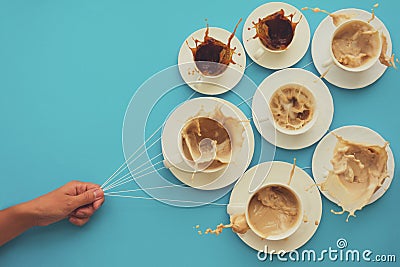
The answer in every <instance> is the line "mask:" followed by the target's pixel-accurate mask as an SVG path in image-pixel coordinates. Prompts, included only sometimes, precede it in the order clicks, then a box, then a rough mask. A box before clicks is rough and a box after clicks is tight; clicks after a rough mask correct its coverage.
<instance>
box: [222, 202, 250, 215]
mask: <svg viewBox="0 0 400 267" xmlns="http://www.w3.org/2000/svg"><path fill="white" fill-rule="evenodd" d="M245 209H246V206H245V205H244V204H239V203H233V204H230V203H229V204H228V206H227V208H226V211H227V212H228V214H229V215H235V214H241V213H244V210H245Z"/></svg>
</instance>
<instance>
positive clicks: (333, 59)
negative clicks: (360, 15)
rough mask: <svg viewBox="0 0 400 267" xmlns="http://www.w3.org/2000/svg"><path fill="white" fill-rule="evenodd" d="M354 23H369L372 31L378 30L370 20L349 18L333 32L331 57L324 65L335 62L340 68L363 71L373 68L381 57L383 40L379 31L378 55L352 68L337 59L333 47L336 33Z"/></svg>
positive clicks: (330, 48)
mask: <svg viewBox="0 0 400 267" xmlns="http://www.w3.org/2000/svg"><path fill="white" fill-rule="evenodd" d="M352 23H361V24H364V25H368V27H370V28H371V31H376V29H375V28H374V27H373V26H372V25H370V24H369V23H368V22H366V21H363V20H358V19H351V20H348V21H346V22H344V23H342V24H340V25H339V26H338V27H337V28H336V30H335V31H334V32H333V34H332V36H331V38H330V45H329V53H330V59H329V60H328V61H327V62H325V63H324V64H323V66H324V67H328V66H329V65H331V64H332V63H334V64H335V65H336V66H338V67H339V68H341V69H343V70H345V71H350V72H361V71H365V70H367V69H369V68H371V67H372V66H373V65H374V64H375V63H376V61H377V60H378V59H379V56H380V49H381V46H382V40H381V37H380V34H379V33H378V32H377V36H378V42H379V43H378V45H377V48H378V49H379V50H378V51H377V53H376V55H375V56H374V57H373V58H371V59H369V60H368V61H367V62H366V63H364V64H362V65H361V66H358V67H354V68H352V67H348V66H345V65H343V64H341V63H340V62H339V61H338V60H337V58H336V57H335V55H334V52H333V47H332V44H333V40H334V38H335V36H336V34H338V32H340V31H341V30H342V29H343V28H344V27H346V26H349V24H352Z"/></svg>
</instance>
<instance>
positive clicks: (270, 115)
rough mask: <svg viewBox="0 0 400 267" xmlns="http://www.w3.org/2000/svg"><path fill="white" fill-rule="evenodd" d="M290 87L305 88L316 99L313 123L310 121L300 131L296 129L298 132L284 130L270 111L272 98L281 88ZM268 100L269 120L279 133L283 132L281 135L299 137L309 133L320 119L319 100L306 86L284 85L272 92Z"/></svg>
mask: <svg viewBox="0 0 400 267" xmlns="http://www.w3.org/2000/svg"><path fill="white" fill-rule="evenodd" d="M288 85H297V86H301V87H304V88H305V89H307V90H308V92H309V93H310V94H311V95H312V97H313V98H314V102H315V103H314V113H313V117H312V119H311V121H309V122H308V123H307V124H306V125H304V126H303V127H301V128H299V129H296V130H290V129H286V128H284V127H282V126H280V125H278V124H277V123H276V122H275V120H274V116H273V115H272V112H271V110H270V108H269V106H270V102H271V98H272V96H273V95H274V94H275V92H276V91H278V90H279V89H280V88H282V87H286V86H288ZM266 100H267V103H268V120H269V121H270V122H271V123H272V125H273V126H274V128H275V129H276V130H278V131H279V132H281V133H283V134H287V135H299V134H303V133H305V132H307V131H308V130H310V129H311V128H312V127H313V126H314V124H315V122H316V121H317V118H318V108H317V105H318V103H317V99H316V97H315V95H314V93H313V92H312V91H311V90H310V89H308V88H307V87H306V86H304V85H302V84H297V83H288V84H284V85H282V86H280V87H278V88H276V89H275V90H274V91H273V92H272V94H270V95H269V98H268V99H266Z"/></svg>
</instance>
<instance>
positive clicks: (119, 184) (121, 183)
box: [103, 167, 165, 191]
mask: <svg viewBox="0 0 400 267" xmlns="http://www.w3.org/2000/svg"><path fill="white" fill-rule="evenodd" d="M162 169H165V167H161V168H158V169H155V170H153V171H151V172H148V173H145V174H142V175H139V176H138V177H136V178H133V177H131V178H129V179H128V180H126V181H124V182H120V183H118V184H116V185H113V186H111V187H108V188H107V189H105V190H103V191H107V190H110V189H112V188H115V187H118V186H121V185H123V184H126V183H129V182H132V181H136V180H137V179H139V178H141V177H144V176H146V175H149V174H152V173H154V172H157V171H159V170H162Z"/></svg>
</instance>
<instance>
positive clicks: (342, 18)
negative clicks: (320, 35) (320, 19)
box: [301, 7, 355, 27]
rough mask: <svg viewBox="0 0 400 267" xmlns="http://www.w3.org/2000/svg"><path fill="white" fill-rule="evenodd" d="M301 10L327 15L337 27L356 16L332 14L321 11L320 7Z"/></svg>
mask: <svg viewBox="0 0 400 267" xmlns="http://www.w3.org/2000/svg"><path fill="white" fill-rule="evenodd" d="M301 10H311V11H313V12H314V13H325V14H327V15H328V16H329V17H331V18H332V22H333V24H334V25H335V26H336V27H337V26H339V25H340V24H342V23H343V22H345V21H347V20H350V19H352V18H354V17H355V14H346V13H344V14H332V13H330V12H328V11H326V10H324V9H320V8H319V7H303V8H302V9H301Z"/></svg>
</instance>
